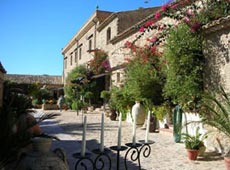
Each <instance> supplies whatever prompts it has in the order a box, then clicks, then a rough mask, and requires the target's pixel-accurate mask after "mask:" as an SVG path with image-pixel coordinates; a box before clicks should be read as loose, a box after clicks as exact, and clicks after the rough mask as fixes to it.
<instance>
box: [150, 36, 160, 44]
mask: <svg viewBox="0 0 230 170" xmlns="http://www.w3.org/2000/svg"><path fill="white" fill-rule="evenodd" d="M148 40H149V41H150V42H152V43H154V42H156V41H157V40H158V38H157V37H156V36H154V37H152V38H151V39H148Z"/></svg>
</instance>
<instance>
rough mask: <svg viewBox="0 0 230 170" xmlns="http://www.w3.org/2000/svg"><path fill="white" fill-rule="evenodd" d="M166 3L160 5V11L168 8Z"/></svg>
mask: <svg viewBox="0 0 230 170" xmlns="http://www.w3.org/2000/svg"><path fill="white" fill-rule="evenodd" d="M168 7H169V6H168V4H165V5H163V6H162V7H161V10H162V11H166V10H167V9H168Z"/></svg>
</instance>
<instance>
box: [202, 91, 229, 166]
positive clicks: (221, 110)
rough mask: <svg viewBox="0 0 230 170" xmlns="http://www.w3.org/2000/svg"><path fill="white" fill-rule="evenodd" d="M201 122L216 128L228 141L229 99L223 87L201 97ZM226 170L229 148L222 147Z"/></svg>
mask: <svg viewBox="0 0 230 170" xmlns="http://www.w3.org/2000/svg"><path fill="white" fill-rule="evenodd" d="M202 106H203V107H202V108H203V109H202V110H201V111H202V114H201V116H202V122H203V123H204V124H206V125H209V126H212V127H214V128H216V129H217V130H218V131H220V132H221V133H223V134H225V136H226V137H227V138H229V139H230V98H229V95H228V94H227V93H226V92H225V90H224V89H223V87H220V88H219V89H218V91H216V92H215V93H214V94H210V93H209V95H205V96H204V97H203V105H202ZM222 147H223V149H222V154H223V155H224V160H225V163H226V169H227V170H229V169H230V152H229V146H222Z"/></svg>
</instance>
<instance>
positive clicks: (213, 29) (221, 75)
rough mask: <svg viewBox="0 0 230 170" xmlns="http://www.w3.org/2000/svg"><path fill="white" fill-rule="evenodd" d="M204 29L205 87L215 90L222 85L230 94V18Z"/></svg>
mask: <svg viewBox="0 0 230 170" xmlns="http://www.w3.org/2000/svg"><path fill="white" fill-rule="evenodd" d="M203 29H204V32H203V34H204V38H205V41H204V46H203V49H204V50H203V51H204V54H205V58H206V63H205V64H206V68H205V76H204V78H205V87H206V88H207V89H210V90H213V89H215V88H216V87H218V86H219V85H222V86H223V87H224V88H225V90H226V91H228V92H230V16H229V17H226V18H222V19H219V20H217V21H214V22H213V23H210V24H209V25H206V26H205V27H204V28H203Z"/></svg>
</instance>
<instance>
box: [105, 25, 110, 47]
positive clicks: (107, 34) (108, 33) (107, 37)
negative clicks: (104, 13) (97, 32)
mask: <svg viewBox="0 0 230 170" xmlns="http://www.w3.org/2000/svg"><path fill="white" fill-rule="evenodd" d="M110 39H111V28H110V27H109V28H108V29H107V32H106V42H107V44H108V43H109V41H110Z"/></svg>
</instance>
